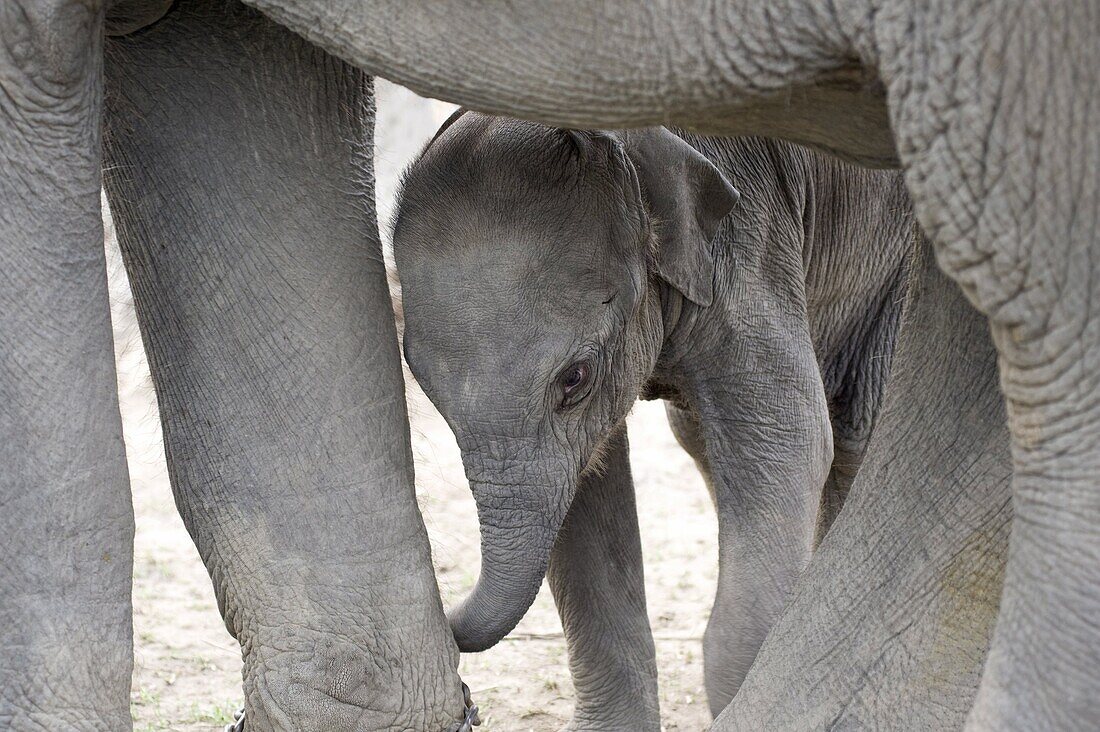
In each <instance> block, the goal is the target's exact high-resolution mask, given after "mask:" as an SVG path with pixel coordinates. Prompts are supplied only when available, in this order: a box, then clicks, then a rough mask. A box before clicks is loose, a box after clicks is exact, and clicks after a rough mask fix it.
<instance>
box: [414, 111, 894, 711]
mask: <svg viewBox="0 0 1100 732" xmlns="http://www.w3.org/2000/svg"><path fill="white" fill-rule="evenodd" d="M739 191H740V193H739ZM911 227H912V224H911V221H910V214H909V204H908V200H907V198H906V195H905V192H904V187H903V184H902V181H901V178H900V177H899V175H897V174H895V173H888V172H877V171H865V170H860V169H856V168H852V167H849V166H847V165H845V164H842V163H840V162H837V161H835V160H832V159H830V158H827V157H825V156H822V155H818V154H816V153H813V152H810V151H808V150H805V149H803V148H800V147H797V146H793V145H789V144H784V143H780V142H774V141H768V140H760V139H724V138H722V139H720V138H704V137H696V136H690V135H686V134H678V133H673V132H671V131H669V130H667V129H664V128H651V129H646V130H639V131H630V132H614V133H613V132H580V131H574V130H560V129H552V128H549V127H544V126H540V125H536V124H531V123H528V122H521V121H516V120H510V119H504V118H498V117H490V116H484V115H480V114H476V113H473V112H464V113H462V112H460V113H458V114H456V116H454V117H452V119H451V120H449V121H448V124H447V125H445V126H444V128H443V129H441V130H440V132H439V133H438V134H437V136H436V138H435V139H434V140H433V141H432V142H431V143H430V144H429V145H428V147H427V148H426V150H425V151H424V153H423V154H422V155H421V157H420V158H419V160H418V161H417V162H416V163H415V164H414V165H413V166H412V168H411V169H410V170H409V172H408V174H407V176H406V180H405V185H404V190H403V193H402V198H401V201H400V203H399V208H398V213H397V217H396V223H395V228H394V250H395V255H396V259H397V265H398V272H399V274H400V277H401V283H402V288H403V292H404V308H405V328H406V330H405V356H406V359H407V361H408V363H409V367H410V368H411V369H412V372H413V374H414V375H415V376H416V378H417V380H418V381H419V382H420V384H421V385H422V386H423V388H424V391H425V392H426V393H427V395H428V397H429V398H430V399H431V400H432V401H433V402H434V403H435V405H436V406H437V407H438V408H439V411H440V412H441V413H442V414H443V416H444V417H445V418H446V419H447V422H448V423H449V424H450V426H451V429H452V430H454V433H455V435H456V437H457V439H458V444H459V446H460V448H461V450H462V458H463V463H464V466H465V469H466V475H467V477H468V478H469V481H470V487H471V490H472V491H473V494H474V497H475V499H476V500H477V506H478V515H479V517H480V520H481V546H482V564H481V575H480V578H479V579H478V582H477V586H476V587H475V588H474V590H473V592H472V594H471V595H470V596H469V597H468V598H467V599H466V600H465V601H464V602H463V603H462V604H461V605H460V606H459V607H458V608H456V609H455V610H454V611H453V612H452V613H451V625H452V628H453V630H454V633H455V637H456V639H457V641H458V644H459V647H460V648H461V649H462V650H464V651H477V650H482V649H485V648H488V647H489V646H491V645H493V644H494V643H496V642H497V641H498V640H500V639H501V638H502V637H503V636H504V635H506V634H507V633H508V632H509V631H510V630H511V629H512V628H514V627H515V624H516V623H517V622H518V621H519V619H520V618H521V617H522V616H523V614H524V613H525V612H526V611H527V609H528V607H529V606H530V604H531V602H532V601H533V600H534V597H535V594H536V593H537V592H538V589H539V586H540V584H541V582H542V579H543V576H544V575H545V574H546V572H547V569H548V568H549V573H550V582H551V586H552V588H553V590H554V597H555V600H556V601H557V604H558V609H559V612H560V613H561V617H562V622H563V624H564V627H565V631H566V635H567V638H568V643H569V652H570V665H571V670H572V672H573V679H574V685H575V687H576V693H577V705H576V712H575V716H574V720H573V723H572V726H573V728H575V729H581V728H583V729H630V730H657V729H659V725H660V721H659V715H658V709H657V691H656V686H657V682H656V667H655V661H654V649H653V640H652V636H651V634H650V630H649V625H648V622H647V619H646V609H645V596H644V590H643V585H642V569H641V548H640V545H639V540H638V528H637V516H636V512H635V507H634V497H633V487H632V485H631V481H630V469H629V464H628V459H627V457H628V456H627V439H626V434H625V429H624V426H623V418H624V417H625V415H626V414H627V412H628V411H629V410H630V407H631V405H632V404H633V402H634V401H635V399H637V398H638V397H639V396H642V397H643V398H655V397H660V398H663V399H666V400H667V403H668V410H669V414H670V417H671V421H672V424H673V427H674V429H675V431H676V433H677V436H678V438H679V440H680V442H681V444H683V445H684V447H685V448H687V450H688V451H689V452H690V453H691V454H692V456H693V457H694V458H695V460H696V462H697V463H698V465H699V467H700V469H701V470H702V471H703V473H704V475H705V476H706V478H707V482H708V484H709V486H710V488H711V492H712V495H713V499H714V503H715V506H716V508H717V512H718V524H719V548H720V550H719V561H720V569H719V579H718V591H717V597H716V598H715V604H714V608H713V611H712V613H711V617H710V622H709V625H708V627H707V631H706V637H705V642H704V654H705V655H704V659H705V664H706V686H707V694H708V697H709V701H710V706H711V710H712V712H714V713H717V712H718V711H720V710H721V709H722V708H723V707H724V706H725V705H726V703H727V702H728V701H729V700H730V699H731V698H732V696H733V694H734V693H735V692H736V690H737V688H738V687H739V686H740V684H741V682H742V680H743V679H744V676H745V674H746V673H747V672H748V669H749V666H750V665H751V664H752V661H753V659H754V657H755V656H756V653H757V650H758V649H759V648H760V644H761V643H762V642H763V640H764V636H765V634H766V633H767V632H768V630H769V628H770V627H771V625H772V623H773V622H774V621H775V620H776V618H777V617H778V615H779V613H780V611H781V610H782V609H783V606H784V603H785V602H786V601H787V600H788V597H789V596H790V593H791V588H792V586H793V585H794V583H795V580H796V579H797V578H798V576H799V574H800V573H801V572H802V570H803V569H804V568H805V567H806V564H807V562H808V561H809V558H810V553H811V550H812V548H813V546H814V544H815V541H816V538H817V536H819V535H820V533H821V532H822V531H823V530H824V527H826V526H827V525H828V523H829V522H830V521H831V520H832V518H833V516H834V515H835V513H836V511H837V510H838V508H839V506H840V503H841V501H842V499H843V495H844V493H845V491H846V490H847V487H848V485H849V484H850V482H851V479H852V477H853V474H854V471H855V470H856V468H857V467H858V465H859V462H860V458H861V456H862V454H863V449H864V446H865V443H866V441H867V438H868V435H869V433H870V430H871V426H872V423H873V422H874V417H875V413H876V410H877V408H878V405H879V402H880V395H881V393H882V390H883V385H884V382H885V379H886V375H887V371H888V369H889V364H890V357H891V352H892V349H893V343H894V334H895V331H896V329H897V326H898V319H899V313H900V308H901V301H902V299H903V291H904V284H905V278H906V267H905V261H906V255H907V252H908V250H909V245H910V241H911V233H912V228H911Z"/></svg>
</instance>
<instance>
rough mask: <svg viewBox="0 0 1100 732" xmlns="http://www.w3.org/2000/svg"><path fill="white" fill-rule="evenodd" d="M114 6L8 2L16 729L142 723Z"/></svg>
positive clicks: (4, 187)
mask: <svg viewBox="0 0 1100 732" xmlns="http://www.w3.org/2000/svg"><path fill="white" fill-rule="evenodd" d="M102 14H103V8H102V6H101V4H100V3H96V2H85V3H76V2H66V1H63V0H35V1H34V2H27V3H19V2H14V3H13V2H0V728H3V729H5V730H9V729H10V730H17V731H19V730H42V729H67V730H107V729H109V730H128V729H130V728H131V725H132V723H131V721H130V714H129V691H130V676H131V672H132V668H133V653H132V652H133V646H132V640H131V636H132V627H131V620H132V619H131V609H130V590H131V586H130V575H131V570H132V567H133V536H134V518H133V509H132V507H131V503H130V494H129V484H128V481H127V475H126V458H125V452H124V450H123V444H122V422H121V420H120V419H119V411H118V397H117V387H116V383H115V365H114V353H113V350H112V343H111V322H110V308H109V305H108V302H107V274H106V265H105V263H104V254H103V223H102V216H101V212H100V130H99V123H100V115H101V114H102V111H101V99H102V92H101V89H102V53H103V47H102V23H103V15H102Z"/></svg>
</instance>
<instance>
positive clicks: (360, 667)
mask: <svg viewBox="0 0 1100 732" xmlns="http://www.w3.org/2000/svg"><path fill="white" fill-rule="evenodd" d="M265 635H270V636H272V637H270V638H263V637H251V638H248V639H242V649H243V652H244V692H245V715H246V719H247V728H251V729H263V730H302V731H303V732H305V731H307V730H318V731H319V732H320V731H321V730H327V731H332V732H337V731H341V730H348V731H350V730H376V729H377V730H382V729H417V730H426V731H428V732H433V731H434V730H439V731H440V732H449V730H452V729H453V728H454V727H455V726H456V722H458V723H461V721H462V719H463V718H464V716H465V714H466V707H465V704H464V702H463V693H462V688H461V681H460V680H459V678H458V673H457V669H456V666H457V657H456V656H452V654H451V653H448V652H441V653H439V654H437V655H435V656H425V655H423V654H422V653H420V652H417V653H415V655H414V654H413V652H411V651H410V653H409V654H407V655H404V656H403V655H400V654H398V653H395V652H394V650H393V648H392V647H387V646H386V645H385V644H384V642H382V641H377V642H363V641H360V640H359V639H355V638H351V637H348V636H343V635H333V634H328V633H323V632H318V631H312V630H307V629H303V628H301V627H295V626H292V625H285V626H280V627H279V628H278V635H276V634H275V632H274V630H271V631H269V632H268V633H267V634H265ZM383 649H384V650H385V652H383Z"/></svg>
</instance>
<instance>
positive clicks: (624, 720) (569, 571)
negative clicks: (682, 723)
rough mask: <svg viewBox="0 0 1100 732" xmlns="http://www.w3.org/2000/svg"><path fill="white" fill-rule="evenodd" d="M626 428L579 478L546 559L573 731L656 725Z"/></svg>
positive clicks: (658, 722) (651, 655) (653, 669)
mask: <svg viewBox="0 0 1100 732" xmlns="http://www.w3.org/2000/svg"><path fill="white" fill-rule="evenodd" d="M629 457H630V456H629V447H628V444H627V437H626V428H625V427H624V428H622V430H621V431H620V432H617V433H616V434H615V435H613V436H612V437H611V438H610V439H609V444H608V445H607V446H606V453H605V454H604V456H603V464H602V466H601V467H600V468H598V469H595V470H592V471H591V472H589V473H588V474H586V475H585V476H584V477H582V479H581V481H580V484H579V486H578V488H577V495H576V497H575V498H574V499H573V505H572V506H571V507H570V509H569V514H568V515H567V516H566V519H565V523H564V524H563V525H562V529H561V531H560V533H559V534H558V539H557V543H556V544H555V545H554V551H553V554H552V555H551V558H550V569H549V579H550V588H551V589H552V590H553V591H554V601H555V602H556V603H557V606H558V613H559V614H560V615H561V621H562V626H563V627H564V628H565V637H566V641H567V643H568V646H569V668H570V671H571V672H572V675H573V688H574V690H575V691H576V695H577V702H576V708H575V710H574V713H573V721H572V723H571V725H570V727H569V729H572V730H578V731H579V730H607V731H610V730H639V731H640V732H644V731H646V730H650V731H652V732H657V731H658V730H660V729H661V719H660V711H659V709H658V702H657V662H656V659H655V655H654V648H653V635H652V633H651V632H650V628H649V618H648V617H647V615H646V605H645V583H644V578H643V573H642V545H641V540H640V538H639V535H638V512H637V509H636V507H635V502H634V485H633V482H632V481H631V476H630V460H629Z"/></svg>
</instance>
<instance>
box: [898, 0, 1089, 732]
mask: <svg viewBox="0 0 1100 732" xmlns="http://www.w3.org/2000/svg"><path fill="white" fill-rule="evenodd" d="M1009 7H1011V11H1007V8H1009ZM881 22H882V24H883V28H882V32H881V33H880V34H878V36H879V37H880V38H883V39H889V40H888V41H887V42H886V43H885V44H883V46H882V47H881V53H882V58H883V66H884V68H883V72H884V78H890V79H891V82H890V84H889V88H890V93H891V94H893V96H894V101H893V104H892V107H891V117H892V122H893V125H894V130H895V133H896V135H897V138H898V147H899V150H900V151H902V159H903V162H904V163H905V165H906V168H907V172H906V179H907V182H908V185H909V188H910V191H911V193H912V196H913V202H914V211H915V212H916V214H917V217H918V219H919V220H920V222H921V224H922V226H923V227H924V228H925V230H926V231H927V232H928V233H929V236H930V238H931V239H932V241H933V242H934V243H935V245H936V257H937V260H938V261H939V263H940V266H941V267H942V268H943V270H944V271H945V272H946V273H947V274H948V275H949V276H950V277H951V278H953V279H954V280H955V281H956V282H957V283H958V284H959V285H960V286H961V287H962V289H963V291H964V293H965V294H966V296H967V297H968V298H969V299H970V301H971V302H972V303H973V304H974V305H975V306H976V307H977V308H978V309H979V310H980V311H981V312H983V313H984V314H985V315H986V316H987V317H988V318H989V324H990V329H991V331H992V336H993V341H994V343H995V345H996V347H997V352H998V364H999V367H1000V384H1001V388H1002V390H1003V392H1004V395H1005V402H1006V407H1007V415H1008V425H1009V430H1010V432H1011V437H1012V458H1013V463H1014V467H1015V474H1014V477H1013V501H1012V503H1013V511H1014V514H1013V520H1012V536H1011V540H1010V544H1009V556H1008V566H1007V569H1006V571H1005V580H1004V594H1003V597H1002V598H1001V613H1000V616H999V618H998V620H997V628H996V632H995V634H994V637H993V644H992V647H991V649H990V652H989V660H988V662H987V664H986V669H985V673H984V675H983V677H982V683H981V687H980V690H979V693H978V695H977V699H976V702H975V707H974V711H973V714H972V715H971V717H970V721H969V726H970V727H971V728H973V729H995V730H1016V729H1019V730H1044V729H1059V730H1062V729H1066V730H1071V729H1072V730H1076V729H1088V728H1095V726H1096V724H1097V720H1098V719H1100V675H1098V674H1097V672H1096V669H1097V668H1098V667H1100V622H1098V620H1097V618H1100V426H1098V425H1100V368H1098V364H1100V297H1098V296H1097V293H1098V292H1100V235H1098V234H1097V231H1098V227H1097V224H1098V222H1100V176H1098V175H1097V171H1098V170H1100V125H1097V123H1096V108H1097V107H1096V101H1095V100H1096V99H1097V98H1098V96H1100V44H1098V43H1097V41H1096V28H1097V24H1098V22H1100V13H1098V9H1097V7H1096V5H1095V4H1093V3H1067V4H1061V3H1054V4H1050V3H992V4H988V5H983V4H982V3H968V4H967V5H965V6H960V7H958V8H957V9H956V11H955V12H952V13H939V12H935V13H932V12H929V13H926V14H925V16H924V17H917V18H906V17H905V16H904V15H902V16H898V17H895V18H891V19H887V18H882V19H881ZM887 23H892V24H893V25H891V26H889V27H888V26H887ZM902 28H905V32H904V33H899V31H900V30H901V29H902ZM943 38H953V39H956V40H955V41H954V42H953V43H952V44H951V45H949V46H947V47H944V48H943V52H941V53H936V54H933V55H931V56H928V55H927V49H928V48H929V46H928V44H929V43H938V42H939V39H943ZM948 80H952V81H948Z"/></svg>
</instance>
